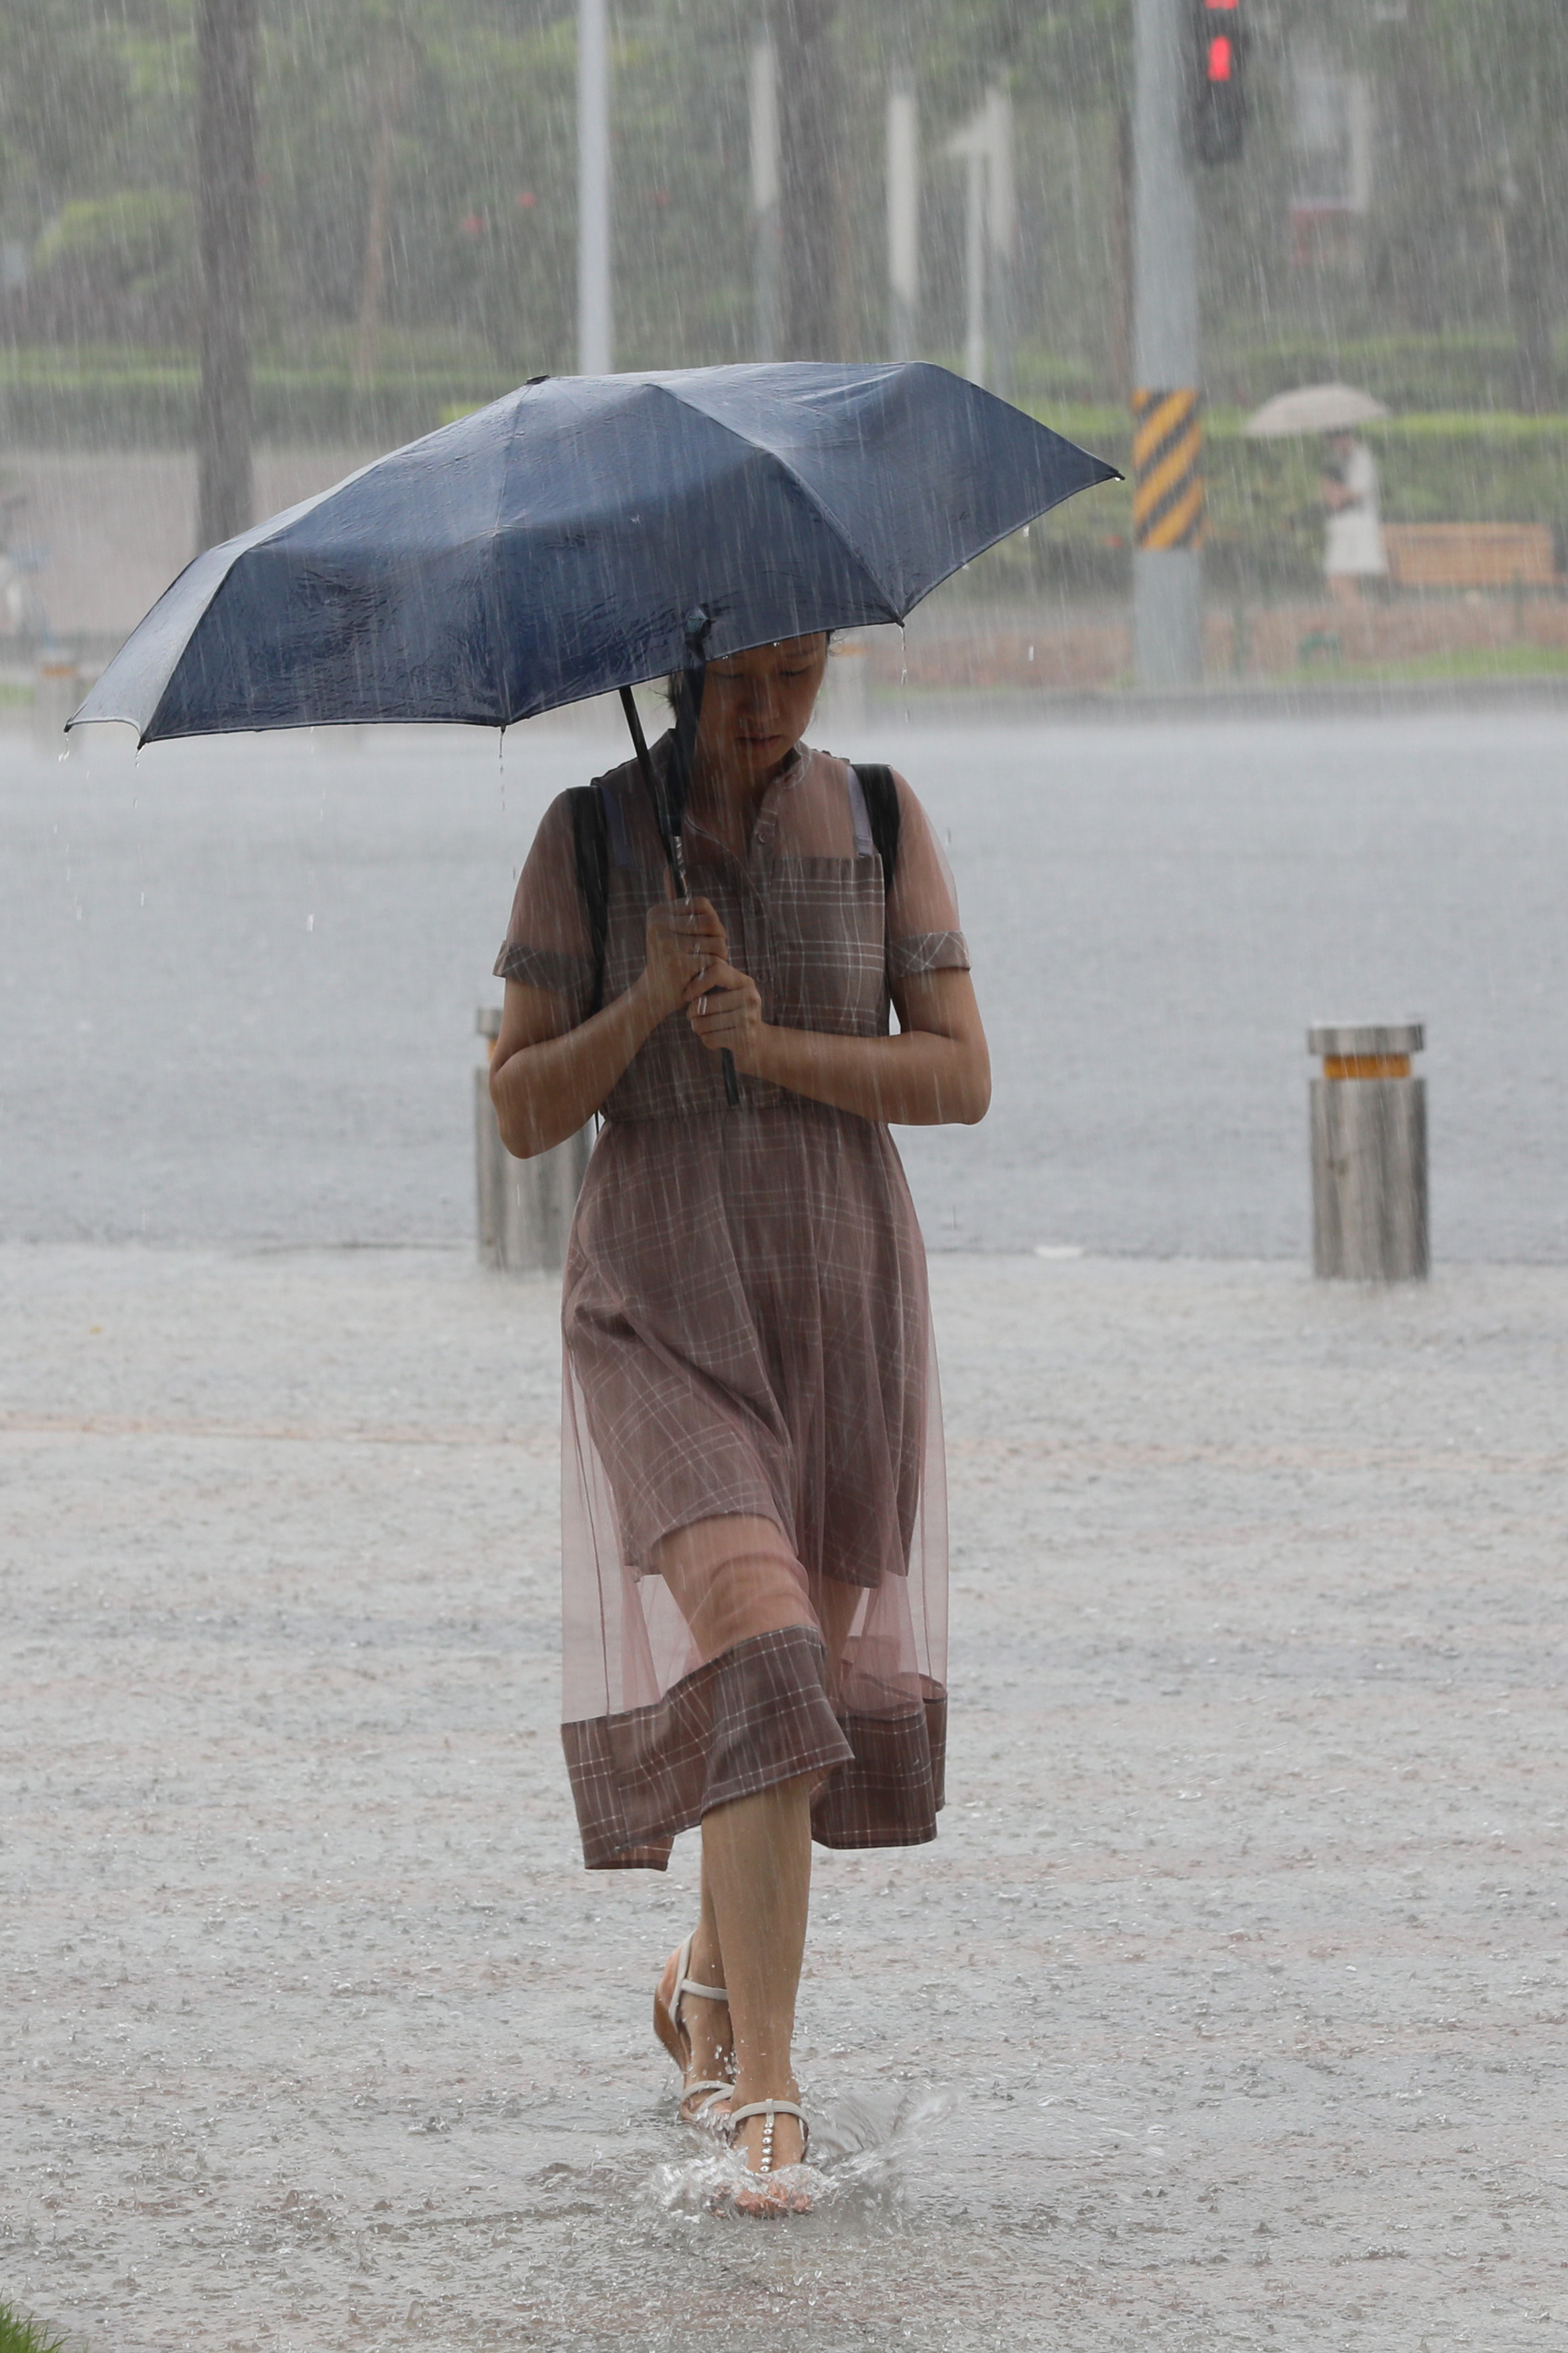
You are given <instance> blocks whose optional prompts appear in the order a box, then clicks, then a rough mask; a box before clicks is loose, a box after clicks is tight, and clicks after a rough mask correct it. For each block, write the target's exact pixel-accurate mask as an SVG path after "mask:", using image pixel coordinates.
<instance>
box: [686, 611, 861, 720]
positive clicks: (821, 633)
mask: <svg viewBox="0 0 1568 2353" xmlns="http://www.w3.org/2000/svg"><path fill="white" fill-rule="evenodd" d="M802 634H803V635H809V636H812V637H819V638H826V641H827V648H828V651H829V652H831V651H832V649H833V640H834V638H836V637H837V635H838V632H837V629H813V630H810V631H803V633H802ZM773 643H774V644H775V645H778V644H782V643H783V640H782V638H774V639H773ZM748 650H749V649H748ZM679 691H680V672H679V670H671V671H670V673H669V675H668V678H667V679H666V680H665V681H664V687H663V693H664V699H665V701H666V702H668V705H669V707H670V709H671V710H672V711H673V710H674V709H675V698H676V696H677V695H678V694H679Z"/></svg>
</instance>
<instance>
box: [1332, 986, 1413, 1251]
mask: <svg viewBox="0 0 1568 2353" xmlns="http://www.w3.org/2000/svg"><path fill="white" fill-rule="evenodd" d="M1425 1045H1426V1030H1425V1029H1424V1027H1423V1025H1422V1024H1421V1023H1420V1022H1419V1021H1396V1022H1352V1023H1347V1022H1333V1021H1329V1022H1322V1023H1320V1024H1318V1025H1317V1026H1316V1027H1314V1028H1313V1029H1309V1030H1308V1032H1307V1050H1308V1052H1309V1053H1312V1054H1321V1057H1322V1062H1323V1071H1322V1076H1321V1078H1315V1079H1314V1080H1313V1081H1312V1082H1311V1122H1312V1271H1313V1273H1314V1274H1318V1275H1323V1276H1327V1277H1329V1278H1330V1279H1336V1278H1339V1279H1343V1280H1346V1281H1349V1282H1412V1281H1419V1280H1420V1279H1421V1278H1423V1277H1424V1276H1425V1275H1426V1273H1427V1272H1428V1271H1429V1269H1430V1265H1431V1249H1430V1240H1429V1227H1428V1222H1427V1211H1426V1080H1425V1079H1419V1078H1413V1077H1412V1076H1411V1072H1410V1058H1411V1056H1412V1054H1419V1053H1420V1052H1421V1051H1422V1050H1423V1049H1424V1047H1425Z"/></svg>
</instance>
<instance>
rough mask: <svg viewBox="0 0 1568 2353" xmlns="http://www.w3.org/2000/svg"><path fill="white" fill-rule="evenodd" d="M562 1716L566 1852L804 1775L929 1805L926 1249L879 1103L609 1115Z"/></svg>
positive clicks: (839, 1790) (828, 1790)
mask: <svg viewBox="0 0 1568 2353" xmlns="http://www.w3.org/2000/svg"><path fill="white" fill-rule="evenodd" d="M563 1330H564V1338H565V1356H566V1361H565V1380H564V1384H563V1394H564V1427H563V1513H562V1555H563V1588H564V1651H565V1657H564V1715H565V1723H564V1726H563V1739H564V1744H565V1749H566V1758H567V1764H568V1768H569V1770H570V1773H571V1778H572V1785H573V1791H574V1798H575V1800H576V1805H577V1812H578V1820H579V1825H580V1828H581V1831H582V1836H583V1845H584V1859H585V1861H586V1862H588V1864H589V1865H590V1867H591V1868H595V1869H601V1870H605V1869H610V1870H614V1869H627V1868H634V1867H637V1866H639V1865H642V1866H652V1867H654V1868H656V1869H662V1868H663V1866H664V1864H665V1862H667V1861H668V1854H669V1850H670V1846H671V1843H672V1841H673V1839H674V1837H675V1834H676V1833H677V1831H680V1830H684V1829H688V1828H690V1827H691V1826H693V1825H694V1824H695V1823H697V1822H698V1821H700V1820H701V1818H702V1816H703V1814H704V1813H706V1812H707V1811H709V1810H710V1809H711V1808H712V1807H715V1806H718V1805H722V1804H725V1803H728V1802H731V1800H733V1799H737V1798H741V1797H746V1796H749V1795H752V1794H754V1793H755V1792H756V1791H758V1790H761V1789H763V1788H769V1787H771V1786H773V1784H775V1783H777V1782H780V1781H784V1780H791V1779H795V1778H802V1777H807V1778H811V1779H812V1780H813V1781H814V1782H815V1783H816V1795H815V1799H814V1803H813V1814H812V1820H813V1828H814V1831H815V1834H816V1837H817V1838H818V1839H819V1840H820V1841H822V1843H824V1844H825V1845H828V1846H894V1845H911V1844H916V1843H919V1842H921V1841H924V1840H927V1839H930V1838H931V1837H933V1836H934V1835H935V1817H936V1813H937V1810H938V1809H939V1808H940V1806H941V1804H942V1753H943V1744H944V1734H945V1676H946V1572H947V1558H946V1554H947V1533H946V1511H945V1494H944V1486H943V1472H942V1429H941V1409H940V1403H939V1398H938V1392H937V1385H936V1366H935V1358H934V1354H933V1351H932V1345H931V1316H930V1310H929V1305H928V1301H927V1293H926V1280H925V1253H924V1249H923V1245H922V1243H921V1235H920V1229H919V1226H918V1224H917V1222H916V1219H915V1214H914V1207H913V1204H912V1202H911V1201H910V1196H909V1189H908V1187H907V1185H906V1183H905V1180H904V1175H903V1170H902V1167H901V1166H900V1161H899V1157H898V1155H897V1153H896V1151H895V1150H894V1147H893V1145H892V1141H891V1138H890V1137H889V1134H888V1132H887V1130H886V1129H885V1128H882V1127H879V1126H877V1125H875V1124H872V1123H871V1122H869V1121H867V1120H862V1119H858V1118H855V1117H853V1116H852V1115H850V1114H848V1113H837V1112H834V1111H831V1110H828V1109H826V1107H824V1106H820V1105H816V1104H811V1103H805V1102H802V1101H800V1100H799V1099H794V1100H788V1101H786V1102H784V1103H780V1104H777V1105H775V1106H773V1107H769V1108H759V1109H757V1110H755V1111H749V1112H743V1113H726V1112H724V1111H723V1110H722V1109H719V1110H718V1111H716V1112H715V1113H714V1114H713V1115H711V1116H685V1117H679V1118H668V1119H646V1120H612V1121H611V1122H609V1123H608V1124H606V1125H605V1129H604V1130H603V1132H602V1134H601V1135H600V1138H599V1142H598V1144H597V1145H596V1147H595V1152H594V1155H593V1157H592V1159H591V1161H590V1163H589V1167H588V1174H587V1177H586V1180H585V1182H584V1188H583V1194H582V1198H581V1200H580V1202H579V1205H578V1210H577V1217H576V1220H575V1223H574V1229H573V1236H572V1242H571V1246H570V1250H569V1254H568V1261H567V1269H566V1284H565V1296H564V1305H563Z"/></svg>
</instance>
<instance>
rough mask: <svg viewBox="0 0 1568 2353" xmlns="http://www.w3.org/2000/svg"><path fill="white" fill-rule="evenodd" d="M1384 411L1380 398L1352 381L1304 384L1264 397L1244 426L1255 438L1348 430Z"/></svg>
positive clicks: (1371, 422)
mask: <svg viewBox="0 0 1568 2353" xmlns="http://www.w3.org/2000/svg"><path fill="white" fill-rule="evenodd" d="M1387 415H1388V411H1387V409H1386V408H1384V405H1383V403H1382V401H1381V400H1374V399H1373V396H1372V395H1371V393H1370V392H1358V391H1357V390H1356V388H1355V386H1354V385H1353V384H1304V385H1300V386H1299V387H1298V388H1297V390H1296V391H1294V392H1280V393H1276V395H1275V396H1274V398H1273V399H1272V400H1266V401H1265V402H1264V404H1263V406H1262V407H1261V408H1259V409H1255V410H1254V412H1253V414H1252V415H1251V416H1250V417H1248V418H1247V432H1248V433H1249V434H1250V435H1251V437H1252V438H1253V439H1254V440H1255V441H1279V440H1283V439H1284V438H1285V436H1286V435H1287V434H1290V433H1348V432H1350V431H1351V429H1352V427H1355V426H1357V425H1375V424H1376V423H1377V421H1378V419H1379V418H1380V417H1386V416H1387Z"/></svg>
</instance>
